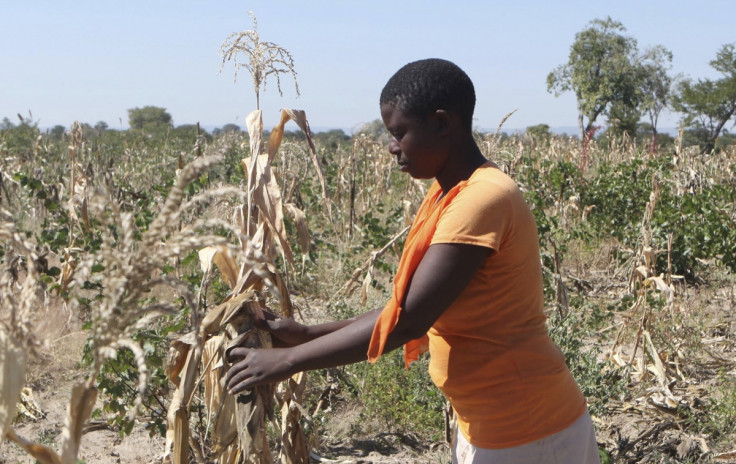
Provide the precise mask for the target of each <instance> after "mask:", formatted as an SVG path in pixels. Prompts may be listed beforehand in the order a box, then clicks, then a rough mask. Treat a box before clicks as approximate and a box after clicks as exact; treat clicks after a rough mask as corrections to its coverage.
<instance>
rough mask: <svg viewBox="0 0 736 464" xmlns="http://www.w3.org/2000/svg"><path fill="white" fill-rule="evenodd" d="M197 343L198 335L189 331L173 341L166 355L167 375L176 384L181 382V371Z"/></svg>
mask: <svg viewBox="0 0 736 464" xmlns="http://www.w3.org/2000/svg"><path fill="white" fill-rule="evenodd" d="M195 343H197V335H196V334H195V333H194V332H189V333H188V334H185V335H183V336H181V337H179V338H178V339H176V340H174V341H172V342H171V347H169V353H168V355H167V356H166V371H165V372H166V376H167V377H168V378H169V380H171V381H172V382H173V383H175V384H177V385H178V384H179V373H180V372H181V370H182V369H183V368H184V365H185V364H186V362H187V357H188V356H189V350H190V349H191V348H192V346H194V344H195Z"/></svg>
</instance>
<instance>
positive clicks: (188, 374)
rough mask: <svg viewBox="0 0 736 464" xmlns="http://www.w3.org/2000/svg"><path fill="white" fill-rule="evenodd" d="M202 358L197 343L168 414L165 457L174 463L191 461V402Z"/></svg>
mask: <svg viewBox="0 0 736 464" xmlns="http://www.w3.org/2000/svg"><path fill="white" fill-rule="evenodd" d="M201 360H202V346H201V344H199V343H195V345H194V346H193V347H192V349H190V350H189V354H188V355H187V361H186V364H185V365H184V368H183V372H184V375H183V376H182V379H181V382H180V383H179V385H178V386H177V388H176V391H174V395H173V397H172V398H171V404H170V405H169V410H168V412H167V414H166V444H165V448H164V456H163V459H164V461H166V460H167V459H169V458H170V459H171V462H173V463H174V464H187V463H188V462H189V404H190V403H191V401H192V395H194V390H195V388H194V387H195V386H196V382H197V371H198V369H199V364H200V362H201Z"/></svg>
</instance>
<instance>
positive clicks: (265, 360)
mask: <svg viewBox="0 0 736 464" xmlns="http://www.w3.org/2000/svg"><path fill="white" fill-rule="evenodd" d="M490 252H491V250H490V249H489V248H484V247H480V246H475V245H463V244H436V245H432V246H430V247H429V249H428V250H427V252H426V254H425V255H424V257H423V258H422V261H421V262H420V263H419V266H417V269H416V271H415V272H414V276H413V277H412V281H411V283H410V284H409V288H408V289H407V292H406V296H405V299H404V304H403V305H402V311H401V315H400V317H399V321H398V324H397V325H396V328H395V329H394V330H393V331H392V332H391V334H390V335H389V338H388V341H387V342H386V350H385V351H386V352H388V351H391V350H393V349H395V348H398V347H399V346H401V345H403V344H404V343H406V342H408V341H410V340H414V339H416V338H419V337H421V336H423V335H424V334H425V333H427V330H429V328H430V327H431V326H432V324H434V322H435V321H436V320H437V319H438V318H439V317H440V316H441V315H442V313H443V312H444V311H445V310H446V309H447V308H448V307H449V306H450V304H452V302H453V301H454V300H455V298H457V296H458V295H460V293H461V292H462V291H463V290H464V289H465V287H466V286H467V285H468V283H469V282H470V280H471V279H472V278H473V276H474V275H475V273H476V271H477V270H478V268H479V267H480V265H481V264H482V263H483V261H484V260H485V259H486V257H488V254H489V253H490ZM378 314H379V310H375V311H371V312H369V313H366V314H364V315H362V316H360V317H357V318H355V319H354V320H352V321H350V322H348V323H346V324H344V325H342V326H340V327H339V328H336V327H337V326H327V327H333V328H336V330H334V331H331V332H330V331H326V330H325V333H324V334H323V335H322V336H319V337H318V338H314V339H312V340H311V341H308V342H306V343H303V344H301V345H298V346H294V347H291V348H275V349H262V350H258V349H249V348H234V349H232V350H231V351H230V356H229V361H230V362H234V363H235V364H233V366H232V367H231V368H230V369H229V370H228V373H227V377H226V379H225V381H226V384H227V388H228V391H229V392H230V393H231V394H235V393H238V392H241V391H243V390H245V389H248V388H251V387H254V386H256V385H260V384H264V383H273V382H277V381H280V380H285V379H287V378H289V377H290V376H291V375H292V374H294V373H296V372H301V371H305V370H313V369H321V368H327V367H335V366H340V365H344V364H350V363H354V362H358V361H363V360H365V359H366V352H367V350H368V343H369V342H370V339H371V335H372V333H373V326H374V325H375V322H376V319H377V318H378ZM342 322H344V321H340V322H338V323H336V324H341V323H342ZM328 324H330V323H328ZM323 329H324V328H323ZM323 329H322V330H323Z"/></svg>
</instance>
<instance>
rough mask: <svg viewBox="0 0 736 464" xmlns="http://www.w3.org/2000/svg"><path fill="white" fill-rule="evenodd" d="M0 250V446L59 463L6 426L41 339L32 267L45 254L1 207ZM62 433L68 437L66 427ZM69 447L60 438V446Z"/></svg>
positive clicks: (40, 295)
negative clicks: (7, 444) (11, 446)
mask: <svg viewBox="0 0 736 464" xmlns="http://www.w3.org/2000/svg"><path fill="white" fill-rule="evenodd" d="M0 250H1V251H2V252H3V253H2V256H1V258H0V272H1V273H2V274H0V393H2V395H1V396H0V427H2V437H0V445H2V442H3V441H4V440H5V439H8V440H10V441H13V442H15V443H16V444H17V445H19V446H20V447H21V448H23V449H25V450H26V451H27V452H28V453H29V454H31V455H32V456H33V457H35V458H36V459H37V460H38V462H40V463H41V464H57V463H61V462H62V461H61V458H60V457H59V455H58V454H57V453H56V452H55V451H54V450H51V449H50V448H47V447H45V446H43V445H39V444H36V443H33V442H30V441H27V440H25V439H23V438H21V437H19V436H17V435H16V434H15V432H14V431H13V428H12V427H11V424H12V421H13V418H14V417H15V412H16V404H17V403H18V401H19V400H20V398H21V391H22V390H23V386H24V383H25V373H26V362H27V360H28V358H29V356H33V355H35V354H36V350H37V348H38V346H39V344H40V341H39V340H38V338H37V337H36V336H35V333H36V330H35V326H36V323H37V322H38V321H37V316H38V314H39V312H40V311H39V308H42V307H43V306H44V303H43V302H44V292H45V285H44V284H43V283H42V282H41V280H40V275H39V271H38V269H37V268H40V267H43V266H44V253H42V252H41V251H40V250H38V249H37V247H36V246H35V245H34V244H32V243H30V242H28V241H26V240H25V239H24V238H23V237H22V235H21V234H20V233H19V232H18V230H17V229H16V226H15V223H14V221H13V218H12V216H11V214H10V213H9V212H8V211H6V210H0ZM64 436H65V437H66V436H68V430H67V429H66V428H65V430H64ZM68 446H70V442H69V441H68V440H65V441H64V444H63V449H66V447H68Z"/></svg>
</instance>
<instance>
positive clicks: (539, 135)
mask: <svg viewBox="0 0 736 464" xmlns="http://www.w3.org/2000/svg"><path fill="white" fill-rule="evenodd" d="M526 133H527V134H528V135H530V136H532V137H534V138H535V139H539V140H549V137H550V132H549V124H537V125H536V126H529V127H527V128H526Z"/></svg>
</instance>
